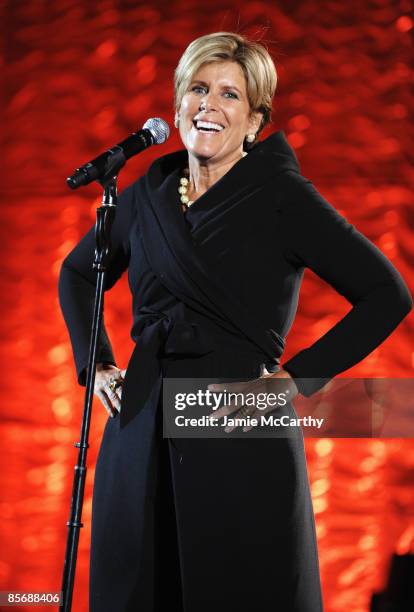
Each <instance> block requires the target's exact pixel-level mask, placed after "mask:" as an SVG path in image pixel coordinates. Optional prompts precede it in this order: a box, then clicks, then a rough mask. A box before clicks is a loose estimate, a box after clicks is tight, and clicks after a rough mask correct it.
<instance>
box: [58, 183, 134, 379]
mask: <svg viewBox="0 0 414 612" xmlns="http://www.w3.org/2000/svg"><path fill="white" fill-rule="evenodd" d="M134 210H135V209H134V189H133V185H131V186H129V187H127V188H126V189H125V190H124V191H123V192H122V193H121V194H120V195H119V197H118V204H117V209H116V214H115V219H114V222H113V225H112V231H111V255H110V259H109V262H108V266H107V272H106V278H105V287H104V289H105V291H108V289H110V288H111V287H112V286H113V285H114V284H115V283H116V281H117V280H118V279H119V278H120V277H121V275H122V273H123V272H124V271H125V270H126V268H127V267H128V264H129V258H130V244H129V229H130V227H131V225H132V221H133V215H134ZM94 252H95V226H93V227H91V228H90V229H89V231H88V232H87V233H86V235H85V236H84V237H83V238H82V239H81V240H80V241H79V243H78V244H77V245H76V246H75V248H74V249H73V250H72V251H71V252H70V253H69V254H68V255H67V256H66V258H65V259H64V261H63V263H62V266H61V269H60V274H59V282H58V292H59V303H60V307H61V310H62V314H63V317H64V319H65V323H66V326H67V328H68V331H69V335H70V340H71V344H72V350H73V356H74V360H75V366H76V372H77V377H78V382H79V384H80V385H83V386H84V385H86V370H87V364H88V356H89V343H90V335H91V327H92V319H93V309H94V303H95V290H96V277H97V272H96V270H94V269H93V268H92V263H93V259H94ZM97 362H105V363H111V364H114V365H116V361H115V358H114V355H113V352H112V347H111V343H110V340H109V338H108V334H107V332H106V329H105V323H104V319H103V320H102V327H101V335H100V338H99V341H98V352H97Z"/></svg>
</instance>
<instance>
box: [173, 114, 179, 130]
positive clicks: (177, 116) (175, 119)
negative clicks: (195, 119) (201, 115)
mask: <svg viewBox="0 0 414 612" xmlns="http://www.w3.org/2000/svg"><path fill="white" fill-rule="evenodd" d="M179 123H180V116H179V115H175V117H174V126H175V127H176V128H178V126H179Z"/></svg>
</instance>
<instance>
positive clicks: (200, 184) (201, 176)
mask: <svg viewBox="0 0 414 612" xmlns="http://www.w3.org/2000/svg"><path fill="white" fill-rule="evenodd" d="M242 157H243V153H242V151H237V152H236V153H235V154H234V155H233V157H232V158H231V159H230V160H229V159H227V160H226V161H218V162H212V161H209V160H206V161H203V160H200V159H198V158H197V157H194V155H192V154H191V153H189V154H188V168H189V171H190V176H189V181H190V184H189V192H190V193H191V194H192V196H193V197H192V198H191V199H193V198H194V196H196V197H197V196H198V197H199V196H201V195H202V194H203V193H204V192H205V191H207V189H209V188H210V187H211V186H212V185H214V183H216V182H217V181H218V180H219V179H221V177H222V176H224V175H225V174H226V172H228V171H229V170H230V168H231V167H232V166H234V164H236V163H237V162H238V161H239V160H240V159H241V158H242Z"/></svg>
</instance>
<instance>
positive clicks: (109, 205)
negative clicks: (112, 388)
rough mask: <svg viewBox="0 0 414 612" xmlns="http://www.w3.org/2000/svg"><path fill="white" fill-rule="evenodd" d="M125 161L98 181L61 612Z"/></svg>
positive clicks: (75, 537) (72, 556)
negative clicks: (90, 306)
mask: <svg viewBox="0 0 414 612" xmlns="http://www.w3.org/2000/svg"><path fill="white" fill-rule="evenodd" d="M125 161H126V158H125V155H124V153H123V151H122V149H121V148H116V147H115V148H114V150H113V153H112V155H111V156H110V157H109V158H108V160H107V164H106V167H105V174H104V176H103V177H102V178H100V179H98V182H99V183H100V184H101V185H102V187H103V189H104V191H103V196H102V203H101V206H100V207H99V208H97V209H96V224H95V238H96V248H95V257H94V261H93V264H92V266H93V268H94V269H96V270H97V280H96V292H95V305H94V311H93V319H92V328H91V340H90V345H89V358H88V368H87V375H86V390H85V398H84V408H83V417H82V425H81V434H80V441H79V442H75V444H74V446H75V447H77V448H78V449H79V451H78V459H77V464H76V465H75V473H74V477H73V489H72V500H71V507H70V518H69V521H68V522H67V523H66V525H67V527H68V536H67V542H66V554H65V563H64V569H63V578H62V603H61V604H60V606H59V610H60V611H61V612H70V611H71V609H72V595H73V585H74V581H75V572H76V561H77V554H78V544H79V535H80V529H81V527H83V523H82V522H81V519H82V507H83V498H84V492H85V480H86V456H87V449H88V448H89V443H88V440H89V428H90V422H91V413H92V401H93V394H94V387H95V371H96V353H97V347H98V341H99V337H100V333H101V327H102V315H103V301H104V297H103V296H104V287H105V276H106V265H107V262H108V261H109V256H110V250H111V240H110V238H111V228H112V224H113V221H114V219H115V213H116V206H117V201H118V200H117V178H118V173H119V171H120V169H121V168H122V167H123V166H124V165H125Z"/></svg>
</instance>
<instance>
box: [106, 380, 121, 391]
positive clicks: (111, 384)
mask: <svg viewBox="0 0 414 612" xmlns="http://www.w3.org/2000/svg"><path fill="white" fill-rule="evenodd" d="M121 386H122V379H120V378H115V377H114V376H111V378H110V379H109V382H108V388H109V389H110V390H111V391H112V393H115V391H116V390H117V388H118V387H121Z"/></svg>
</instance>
